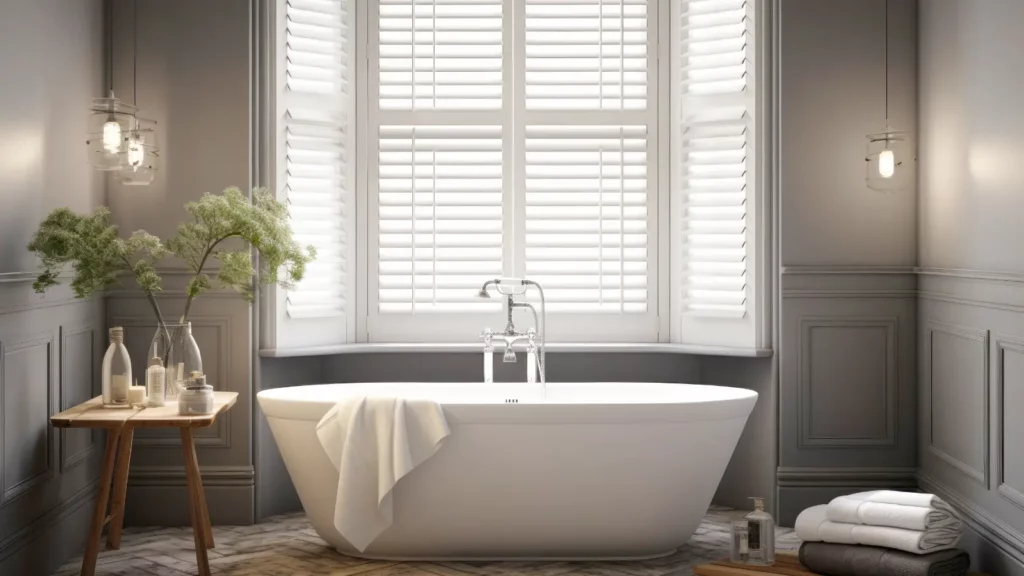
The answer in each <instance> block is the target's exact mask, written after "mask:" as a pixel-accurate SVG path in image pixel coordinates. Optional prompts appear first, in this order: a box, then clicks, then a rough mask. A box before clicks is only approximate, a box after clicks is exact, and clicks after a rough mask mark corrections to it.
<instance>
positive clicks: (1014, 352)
mask: <svg viewBox="0 0 1024 576" xmlns="http://www.w3.org/2000/svg"><path fill="white" fill-rule="evenodd" d="M993 345H994V346H995V350H994V353H995V355H996V359H995V360H996V362H995V363H996V370H995V375H994V376H995V378H994V381H995V385H996V398H995V399H994V400H995V404H994V405H995V406H996V408H997V410H998V412H997V414H996V420H997V422H996V426H995V430H996V435H997V440H996V442H997V451H996V462H995V464H996V466H995V468H996V491H998V492H999V494H1000V495H1001V496H1002V497H1003V498H1006V499H1007V500H1009V501H1010V502H1012V503H1013V504H1015V505H1017V507H1019V508H1022V509H1024V450H1020V449H1018V448H1017V444H1018V443H1019V442H1020V441H1022V440H1024V418H1021V410H1022V409H1024V339H1021V338H1014V337H1011V336H1004V335H999V334H997V335H995V337H994V338H993Z"/></svg>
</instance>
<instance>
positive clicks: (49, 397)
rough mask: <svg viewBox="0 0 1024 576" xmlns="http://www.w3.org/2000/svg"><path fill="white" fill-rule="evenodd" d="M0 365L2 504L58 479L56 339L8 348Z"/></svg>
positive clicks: (44, 338) (32, 340)
mask: <svg viewBox="0 0 1024 576" xmlns="http://www.w3.org/2000/svg"><path fill="white" fill-rule="evenodd" d="M0 350H2V351H3V357H2V358H0V365H2V367H3V370H2V372H0V406H2V407H3V411H2V413H0V419H2V421H3V432H2V433H3V445H2V446H0V454H2V458H0V471H2V474H0V505H3V504H4V503H7V502H9V501H11V500H14V499H15V498H17V497H18V495H20V494H23V493H25V492H26V491H28V490H29V489H31V488H32V487H33V486H36V485H37V484H40V483H42V482H46V481H47V480H49V479H51V478H53V476H54V463H55V462H56V460H55V458H54V451H53V448H54V443H53V427H52V426H50V422H49V417H50V414H53V413H55V412H57V410H54V409H53V407H54V396H55V393H54V381H53V338H52V336H51V335H50V334H42V335H37V336H33V337H30V338H29V339H27V340H22V341H20V342H13V343H11V344H3V343H2V342H0Z"/></svg>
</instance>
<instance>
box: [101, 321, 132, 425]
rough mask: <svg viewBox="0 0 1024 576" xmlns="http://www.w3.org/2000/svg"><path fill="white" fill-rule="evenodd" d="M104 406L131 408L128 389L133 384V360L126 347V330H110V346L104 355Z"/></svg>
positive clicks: (120, 328)
mask: <svg viewBox="0 0 1024 576" xmlns="http://www.w3.org/2000/svg"><path fill="white" fill-rule="evenodd" d="M101 374H102V377H103V405H104V406H108V407H116V408H129V407H131V405H130V404H129V403H128V387H129V386H131V383H132V359H131V358H130V357H129V356H128V349H127V348H125V347H124V328H122V327H120V326H115V327H113V328H111V329H110V346H109V347H108V348H107V353H106V354H104V355H103V369H102V372H101Z"/></svg>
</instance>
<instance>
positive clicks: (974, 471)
mask: <svg viewBox="0 0 1024 576" xmlns="http://www.w3.org/2000/svg"><path fill="white" fill-rule="evenodd" d="M935 334H945V335H947V336H952V337H953V338H958V339H961V340H966V341H968V342H973V343H975V344H977V345H978V352H980V353H981V357H982V362H981V366H980V373H979V374H976V375H975V376H976V377H977V378H978V379H979V380H978V381H979V382H980V383H981V389H982V421H981V423H980V428H981V429H980V433H981V434H982V450H981V458H982V465H981V467H980V468H978V467H977V466H973V465H971V464H970V463H968V462H965V461H964V460H963V459H962V455H961V456H957V455H954V454H952V453H950V451H949V449H948V447H942V446H938V445H937V444H936V443H935V442H936V440H935V436H936V433H935V408H936V404H935V374H936V370H935ZM925 342H926V346H927V369H928V378H927V381H926V384H927V387H928V405H927V409H928V424H929V425H928V430H927V432H928V445H927V449H928V452H929V453H931V454H932V455H933V456H935V457H936V458H939V459H940V460H942V461H943V462H945V463H946V464H948V465H949V466H951V467H953V468H954V469H955V470H957V471H959V472H960V473H961V474H963V475H964V476H966V477H967V478H970V479H971V480H973V481H975V482H977V483H978V484H980V485H981V486H982V487H984V488H986V489H987V488H988V487H989V468H990V466H989V464H990V456H989V451H990V422H991V419H990V416H991V409H990V407H989V401H990V397H991V386H990V382H989V362H988V349H989V344H988V343H989V333H988V330H982V329H978V328H973V327H969V326H960V325H956V324H947V323H943V322H936V321H928V322H927V323H926V324H925ZM962 432H964V431H963V430H960V431H957V432H954V435H957V434H960V433H962Z"/></svg>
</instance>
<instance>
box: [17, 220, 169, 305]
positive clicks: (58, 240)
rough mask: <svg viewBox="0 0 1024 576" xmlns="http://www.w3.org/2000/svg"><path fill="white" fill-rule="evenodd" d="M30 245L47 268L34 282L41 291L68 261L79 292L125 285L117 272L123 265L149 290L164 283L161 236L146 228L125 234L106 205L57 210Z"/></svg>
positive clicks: (85, 293)
mask: <svg viewBox="0 0 1024 576" xmlns="http://www.w3.org/2000/svg"><path fill="white" fill-rule="evenodd" d="M28 249H29V250H30V251H32V252H35V253H36V254H37V255H38V256H39V259H40V260H41V261H42V263H43V271H42V272H40V273H39V276H38V277H37V278H36V281H35V282H34V283H33V284H32V287H33V288H35V290H36V292H40V293H41V292H45V291H46V289H47V288H50V287H51V286H55V285H57V284H59V283H60V282H59V277H60V275H61V273H62V272H63V271H64V269H65V268H66V267H67V266H68V265H69V264H70V265H71V267H72V268H73V269H74V275H73V277H72V279H71V288H72V289H73V290H74V292H75V296H77V297H78V298H88V297H89V296H92V295H93V294H94V293H95V292H98V291H102V290H108V289H110V288H112V287H114V286H118V285H120V283H121V282H120V280H119V279H118V275H119V274H120V273H121V272H124V271H128V272H131V273H132V274H133V275H134V276H135V280H136V282H137V283H138V284H139V287H140V288H141V289H142V291H143V292H145V293H146V294H147V295H152V293H154V292H159V291H160V290H161V289H162V288H161V286H160V276H158V275H157V273H156V267H155V263H156V261H158V260H160V259H161V258H163V257H164V254H165V253H166V249H165V248H164V246H163V244H162V243H161V242H160V239H159V238H157V237H156V236H153V235H152V234H149V233H147V232H145V231H143V230H139V231H137V232H135V233H134V234H132V235H131V237H130V238H128V239H127V240H126V239H123V238H121V237H120V236H118V231H117V226H116V225H114V224H112V223H111V222H110V211H109V210H108V209H106V208H104V207H100V208H97V209H96V210H95V211H93V213H92V214H89V215H85V216H83V215H80V214H75V213H74V212H72V211H71V210H69V209H67V208H58V209H57V210H54V211H53V212H51V213H50V215H49V216H47V217H46V219H45V220H43V222H42V224H40V225H39V229H38V230H36V233H35V236H33V238H32V241H31V242H30V243H29V245H28Z"/></svg>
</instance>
